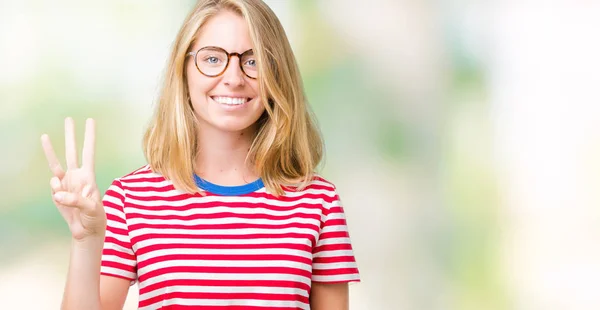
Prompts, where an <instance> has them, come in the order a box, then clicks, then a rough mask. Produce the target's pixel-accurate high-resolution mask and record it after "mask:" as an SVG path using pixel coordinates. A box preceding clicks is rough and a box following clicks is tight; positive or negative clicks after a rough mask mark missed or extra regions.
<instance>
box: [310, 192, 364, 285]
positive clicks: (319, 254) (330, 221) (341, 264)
mask: <svg viewBox="0 0 600 310" xmlns="http://www.w3.org/2000/svg"><path fill="white" fill-rule="evenodd" d="M323 212H324V213H323V218H324V219H323V221H322V225H321V231H320V233H319V239H318V241H317V244H316V246H315V247H314V249H313V263H312V281H314V282H322V283H347V282H358V281H360V278H359V273H358V267H357V264H356V259H355V258H354V252H353V250H352V244H351V242H350V234H349V233H348V226H347V224H346V215H345V213H344V208H343V207H342V203H341V201H340V198H339V196H338V195H337V194H335V196H334V198H333V201H332V202H328V203H325V208H324V211H323Z"/></svg>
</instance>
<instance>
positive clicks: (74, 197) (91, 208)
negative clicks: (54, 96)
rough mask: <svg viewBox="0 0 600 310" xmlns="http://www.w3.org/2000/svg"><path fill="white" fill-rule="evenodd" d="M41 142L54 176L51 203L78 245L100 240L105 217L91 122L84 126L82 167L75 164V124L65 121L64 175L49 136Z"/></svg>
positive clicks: (90, 120)
mask: <svg viewBox="0 0 600 310" xmlns="http://www.w3.org/2000/svg"><path fill="white" fill-rule="evenodd" d="M41 139H42V147H43V149H44V153H45V154H46V159H47V160H48V165H49V166H50V170H51V171H52V174H54V177H52V178H51V179H50V188H51V189H52V201H53V202H54V204H55V205H56V207H57V208H58V211H60V214H61V215H62V216H63V218H64V219H65V221H66V222H67V224H68V225H69V229H70V230H71V235H72V236H73V238H74V239H75V240H77V241H83V240H85V239H87V238H89V237H100V238H103V237H104V232H105V229H106V214H105V213H104V208H103V206H102V201H101V195H100V192H99V191H98V187H97V186H96V175H95V172H94V148H95V139H96V136H95V124H94V120H92V119H88V120H87V121H86V124H85V138H84V141H83V152H82V164H81V167H80V166H79V164H78V160H77V151H76V147H75V124H74V122H73V119H72V118H66V119H65V151H66V152H65V155H66V159H67V160H66V162H67V170H66V171H65V170H63V168H62V166H61V165H60V162H59V161H58V158H57V157H56V154H55V153H54V149H53V148H52V143H50V138H49V137H48V135H46V134H44V135H42V138H41Z"/></svg>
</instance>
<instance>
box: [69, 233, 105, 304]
mask: <svg viewBox="0 0 600 310" xmlns="http://www.w3.org/2000/svg"><path fill="white" fill-rule="evenodd" d="M103 245H104V236H96V237H93V238H90V239H89V240H85V241H75V240H74V241H72V244H71V258H70V263H69V271H68V275H67V283H66V285H65V292H64V295H63V302H62V307H61V309H62V310H71V309H73V310H75V309H89V310H100V309H101V304H100V264H101V260H102V247H103Z"/></svg>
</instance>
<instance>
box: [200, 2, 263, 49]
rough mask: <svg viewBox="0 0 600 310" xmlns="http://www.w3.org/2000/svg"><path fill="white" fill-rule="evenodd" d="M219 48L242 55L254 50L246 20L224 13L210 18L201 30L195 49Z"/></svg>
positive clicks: (236, 15)
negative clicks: (244, 52)
mask: <svg viewBox="0 0 600 310" xmlns="http://www.w3.org/2000/svg"><path fill="white" fill-rule="evenodd" d="M205 46H217V47H221V48H223V49H225V50H226V51H228V52H238V53H241V52H243V51H246V50H248V49H251V48H252V39H251V37H250V31H249V29H248V24H247V23H246V20H245V19H244V18H243V17H242V16H240V15H239V14H237V13H234V12H231V11H222V12H219V13H218V14H217V15H215V16H213V17H211V18H209V19H208V20H207V21H206V23H205V24H204V25H203V26H202V27H201V28H200V31H199V33H198V37H197V38H196V43H195V44H194V47H195V48H202V47H205Z"/></svg>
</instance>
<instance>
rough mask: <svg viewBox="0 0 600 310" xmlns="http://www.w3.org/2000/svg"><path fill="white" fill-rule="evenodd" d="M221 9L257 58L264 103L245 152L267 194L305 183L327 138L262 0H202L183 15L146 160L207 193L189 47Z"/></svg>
mask: <svg viewBox="0 0 600 310" xmlns="http://www.w3.org/2000/svg"><path fill="white" fill-rule="evenodd" d="M223 10H230V11H232V12H235V13H237V14H239V15H240V16H242V17H243V18H244V19H245V20H246V22H247V23H248V26H249V29H250V36H251V39H252V44H253V49H254V55H255V56H256V57H257V62H258V70H259V71H258V72H259V74H258V79H259V96H260V97H261V99H262V102H263V104H264V106H265V112H264V114H263V115H262V116H261V117H260V118H259V120H258V121H257V123H258V124H257V125H258V129H257V132H256V135H255V137H254V140H253V142H252V146H251V148H250V150H249V152H248V156H247V157H246V160H247V162H250V163H251V164H252V165H253V166H254V169H255V170H256V172H257V173H259V175H260V177H261V178H262V180H263V183H264V184H265V187H266V188H267V190H268V191H269V192H270V193H273V194H275V195H282V194H283V193H284V192H283V188H282V186H283V185H289V184H294V185H295V186H298V187H300V188H303V187H305V186H306V185H307V184H309V182H310V181H311V180H312V178H313V176H314V173H315V169H316V167H317V165H318V164H319V162H320V161H321V159H322V157H323V141H322V138H321V134H320V132H319V130H318V128H317V125H316V120H315V118H314V116H313V113H312V111H311V110H310V107H309V106H308V104H307V101H306V96H305V94H304V88H303V85H302V79H301V76H300V71H299V69H298V65H297V63H296V58H295V57H294V54H293V52H292V48H291V46H290V43H289V41H288V38H287V36H286V34H285V31H284V29H283V27H282V25H281V23H280V22H279V19H278V18H277V16H275V14H274V13H273V11H272V10H271V9H270V8H269V7H268V6H267V5H266V4H265V3H264V2H262V1H261V0H200V1H198V2H197V4H196V5H195V7H194V8H193V9H192V11H191V12H190V13H189V15H188V16H187V18H186V19H185V21H184V23H183V25H182V27H181V29H180V30H179V33H178V34H177V38H176V40H175V43H174V46H173V49H172V52H171V56H170V58H169V62H168V66H167V69H166V72H165V76H164V84H163V87H162V89H161V93H160V96H159V100H158V103H157V106H156V110H155V112H154V116H153V117H152V119H151V121H150V123H149V126H148V128H147V130H146V132H145V134H144V139H143V148H144V154H145V156H146V160H147V161H148V164H149V165H150V167H151V169H152V170H153V171H154V172H157V173H160V174H162V175H163V176H164V177H165V178H167V179H169V180H171V181H172V182H173V185H174V186H175V188H176V189H179V190H182V191H184V192H187V193H198V192H199V193H202V190H201V189H200V188H198V186H197V185H196V183H195V181H194V177H193V174H194V159H195V158H196V156H197V154H198V148H197V145H198V143H197V139H198V136H197V130H198V128H197V120H196V119H195V115H194V112H193V110H192V107H191V105H190V103H189V102H188V93H189V92H188V87H187V77H186V70H185V68H186V61H189V59H190V58H188V57H186V54H187V53H188V52H189V51H190V49H191V48H192V46H193V45H194V42H195V39H196V38H197V37H198V33H199V31H200V29H201V28H202V26H203V25H204V24H205V23H206V22H207V21H208V20H209V19H210V18H211V17H212V16H215V15H216V14H218V13H219V12H221V11H223Z"/></svg>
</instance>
